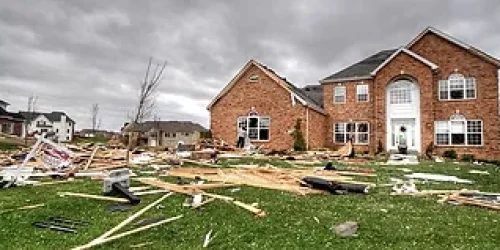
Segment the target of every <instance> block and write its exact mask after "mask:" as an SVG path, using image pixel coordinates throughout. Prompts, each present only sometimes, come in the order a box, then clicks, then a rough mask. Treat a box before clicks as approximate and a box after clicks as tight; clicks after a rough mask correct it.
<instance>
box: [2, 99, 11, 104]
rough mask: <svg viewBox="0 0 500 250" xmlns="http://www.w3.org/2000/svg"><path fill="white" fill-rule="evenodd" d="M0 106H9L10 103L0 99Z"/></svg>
mask: <svg viewBox="0 0 500 250" xmlns="http://www.w3.org/2000/svg"><path fill="white" fill-rule="evenodd" d="M0 105H6V106H7V105H10V103H8V102H6V101H4V100H1V99H0Z"/></svg>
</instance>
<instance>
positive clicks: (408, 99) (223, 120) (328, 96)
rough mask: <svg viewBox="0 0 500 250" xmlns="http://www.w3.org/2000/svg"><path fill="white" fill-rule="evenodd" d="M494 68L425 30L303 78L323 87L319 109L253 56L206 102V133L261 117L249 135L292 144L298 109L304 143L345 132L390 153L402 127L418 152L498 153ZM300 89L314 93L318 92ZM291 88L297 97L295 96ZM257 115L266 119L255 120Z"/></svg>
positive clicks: (335, 139)
mask: <svg viewBox="0 0 500 250" xmlns="http://www.w3.org/2000/svg"><path fill="white" fill-rule="evenodd" d="M499 67H500V61H499V60H498V59H495V58H493V57H491V56H489V55H487V54H485V53H484V52H481V51H480V50H478V49H476V48H474V47H472V46H470V45H468V44H465V43H463V42H461V41H459V40H457V39H455V38H453V37H451V36H449V35H447V34H444V33H442V32H441V31H438V30H436V29H434V28H427V29H425V30H424V31H422V32H421V33H420V34H419V35H418V36H417V37H415V38H414V39H413V40H412V41H411V42H410V43H408V44H407V45H406V46H404V47H401V48H399V49H394V50H384V51H381V52H378V53H376V54H375V55H373V56H370V57H368V58H366V59H364V60H362V61H360V62H358V63H356V64H354V65H352V66H349V67H347V68H345V69H343V70H341V71H339V72H336V73H335V74H333V75H331V76H328V77H326V78H324V79H323V80H321V81H320V83H321V86H308V87H307V88H309V89H313V88H321V87H322V92H323V94H322V96H323V102H322V108H320V109H319V110H318V109H312V108H308V107H310V103H308V101H307V99H305V98H303V97H302V96H300V92H297V88H294V87H287V86H290V84H288V85H287V84H286V80H284V79H281V78H279V77H273V74H272V71H269V70H268V69H267V68H265V67H263V66H261V65H260V64H258V63H256V62H255V61H253V60H251V61H250V62H249V63H248V64H247V66H245V67H244V68H243V70H242V71H241V72H240V73H238V75H237V76H236V77H235V79H233V80H232V81H231V83H230V84H229V85H228V86H226V88H224V89H223V91H222V92H221V93H220V94H219V95H217V97H216V98H215V99H214V100H213V101H212V103H211V104H210V105H209V106H208V109H209V111H210V116H211V122H210V124H211V130H212V135H213V137H214V138H220V139H223V140H226V141H228V142H230V143H231V142H233V143H234V142H235V140H236V130H237V126H238V124H239V122H238V121H241V119H246V120H247V121H251V122H252V123H253V125H252V126H251V128H250V130H251V131H250V132H251V133H255V132H252V131H261V128H262V125H264V128H265V129H267V130H269V131H271V133H270V134H269V136H267V137H266V138H265V140H257V141H255V142H256V143H263V144H266V145H267V146H268V147H270V148H273V149H290V148H292V145H293V144H292V140H291V137H290V136H288V131H289V130H290V129H291V128H292V126H293V121H294V120H295V119H296V118H300V117H301V118H302V120H306V121H307V120H308V121H309V122H305V124H306V126H302V130H303V134H304V135H305V138H306V141H308V144H309V148H315V147H324V146H326V147H332V148H338V147H341V146H342V145H344V144H345V143H346V142H347V141H348V140H349V139H350V138H352V140H353V143H354V146H355V148H356V149H357V150H358V151H369V152H377V151H379V149H381V150H383V151H393V150H397V148H398V145H399V143H400V141H399V138H400V136H401V135H404V137H405V138H407V142H408V146H409V150H410V151H413V152H417V153H423V152H425V151H426V150H427V149H432V148H434V152H436V153H439V154H441V153H443V152H444V151H445V150H455V151H456V152H457V153H458V154H459V155H463V154H473V155H475V156H476V157H477V158H490V159H491V158H498V157H500V148H499V116H498V112H499V107H498V68H499ZM255 79H256V80H255ZM301 92H302V93H304V94H306V95H308V96H310V97H312V98H314V96H316V95H317V93H318V92H319V91H301ZM296 96H299V97H302V99H303V100H304V102H297V101H294V100H295V99H296ZM312 98H311V99H312ZM297 103H300V104H301V105H300V106H303V107H304V108H298V107H297V105H296V104H297ZM252 107H255V108H254V109H253V111H251V110H252ZM300 110H310V111H309V115H310V114H311V113H313V114H318V115H317V117H318V118H316V119H311V117H308V116H307V115H304V113H305V111H300ZM312 110H314V112H311V111H312ZM249 111H251V112H249ZM260 117H263V118H264V123H262V122H259V123H255V121H261V118H260ZM253 118H257V119H256V120H255V121H254V120H251V119H253ZM267 121H269V122H267ZM303 123H304V122H303ZM318 131H320V132H318ZM316 133H320V134H321V136H318V135H315V134H316ZM313 134H314V135H313ZM253 139H254V140H256V139H259V138H258V137H253Z"/></svg>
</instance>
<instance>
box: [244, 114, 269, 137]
mask: <svg viewBox="0 0 500 250" xmlns="http://www.w3.org/2000/svg"><path fill="white" fill-rule="evenodd" d="M270 125H271V118H269V117H267V116H257V115H255V114H252V115H250V116H241V117H238V130H239V128H242V129H245V130H246V132H247V136H248V138H250V140H257V141H268V140H269V129H270Z"/></svg>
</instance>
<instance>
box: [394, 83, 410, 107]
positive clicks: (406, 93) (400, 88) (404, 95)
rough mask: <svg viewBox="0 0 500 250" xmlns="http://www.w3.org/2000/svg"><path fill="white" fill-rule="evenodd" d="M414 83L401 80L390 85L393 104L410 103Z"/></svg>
mask: <svg viewBox="0 0 500 250" xmlns="http://www.w3.org/2000/svg"><path fill="white" fill-rule="evenodd" d="M412 87H413V83H412V82H411V81H409V80H399V81H397V82H395V83H393V84H391V85H390V86H389V97H390V103H391V104H409V103H411V102H412V98H411V92H412Z"/></svg>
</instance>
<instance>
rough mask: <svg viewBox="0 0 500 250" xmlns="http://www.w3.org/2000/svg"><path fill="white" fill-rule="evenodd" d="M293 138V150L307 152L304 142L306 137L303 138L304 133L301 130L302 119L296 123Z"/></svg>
mask: <svg viewBox="0 0 500 250" xmlns="http://www.w3.org/2000/svg"><path fill="white" fill-rule="evenodd" d="M292 136H293V150H295V151H304V150H306V142H305V140H304V136H302V131H301V130H300V119H297V122H296V123H295V126H294V130H293V132H292Z"/></svg>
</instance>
